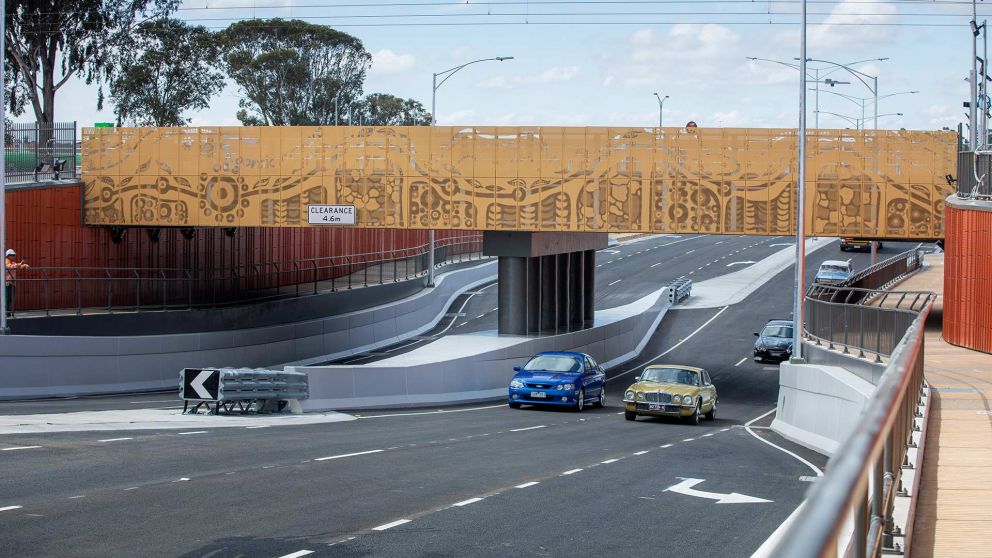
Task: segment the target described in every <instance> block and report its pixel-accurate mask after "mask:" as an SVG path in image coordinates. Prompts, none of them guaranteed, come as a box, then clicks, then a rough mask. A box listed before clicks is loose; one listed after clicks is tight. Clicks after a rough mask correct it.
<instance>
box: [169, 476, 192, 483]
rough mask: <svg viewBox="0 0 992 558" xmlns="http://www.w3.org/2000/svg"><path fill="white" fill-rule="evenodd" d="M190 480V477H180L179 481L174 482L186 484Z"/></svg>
mask: <svg viewBox="0 0 992 558" xmlns="http://www.w3.org/2000/svg"><path fill="white" fill-rule="evenodd" d="M188 480H189V477H179V479H178V480H174V481H172V482H186V481H188Z"/></svg>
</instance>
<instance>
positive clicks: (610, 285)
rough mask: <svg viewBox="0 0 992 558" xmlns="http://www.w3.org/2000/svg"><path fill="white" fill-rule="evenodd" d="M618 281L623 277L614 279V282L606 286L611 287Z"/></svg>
mask: <svg viewBox="0 0 992 558" xmlns="http://www.w3.org/2000/svg"><path fill="white" fill-rule="evenodd" d="M620 281H623V279H617V280H616V281H614V282H612V283H610V284H609V285H607V287H612V286H613V285H616V284H617V283H619V282H620Z"/></svg>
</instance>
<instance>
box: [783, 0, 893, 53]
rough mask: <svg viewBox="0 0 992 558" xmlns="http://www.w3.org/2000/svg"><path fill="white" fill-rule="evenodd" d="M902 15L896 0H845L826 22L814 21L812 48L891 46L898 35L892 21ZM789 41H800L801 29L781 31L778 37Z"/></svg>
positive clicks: (809, 44) (812, 25)
mask: <svg viewBox="0 0 992 558" xmlns="http://www.w3.org/2000/svg"><path fill="white" fill-rule="evenodd" d="M898 15H899V10H898V8H897V7H896V5H895V4H894V3H892V2H878V3H867V2H864V1H863V0H843V1H842V2H840V3H839V4H837V5H835V6H834V7H833V8H832V9H831V10H830V15H828V16H827V17H826V18H824V19H823V21H822V22H819V23H816V22H811V23H810V25H809V28H808V31H807V35H806V38H807V41H808V46H809V48H810V49H811V50H813V51H816V50H821V49H848V50H863V49H865V48H866V47H879V46H888V45H889V44H891V43H892V41H893V38H894V35H895V33H894V31H893V28H892V27H886V26H884V25H881V24H884V23H891V22H892V21H894V20H895V19H896V17H897V16H898ZM776 40H777V41H778V42H780V43H785V44H788V45H798V44H799V31H795V30H789V31H785V32H783V33H780V34H779V35H778V37H777V39H776Z"/></svg>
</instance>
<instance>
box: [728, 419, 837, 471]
mask: <svg viewBox="0 0 992 558" xmlns="http://www.w3.org/2000/svg"><path fill="white" fill-rule="evenodd" d="M774 412H775V409H772V410H770V411H768V412H767V413H764V414H763V415H761V416H757V417H754V418H753V419H751V420H750V421H748V422H747V423H745V424H744V430H747V433H748V434H750V435H752V436H754V437H755V438H757V439H758V440H760V441H762V442H764V443H766V444H768V445H769V446H771V447H773V448H775V449H777V450H779V451H782V452H785V453H786V454H788V455H791V456H792V457H795V458H796V459H798V460H799V461H800V462H801V463H804V464H805V465H806V466H808V467H809V468H810V469H813V471H814V472H815V473H816V476H818V477H822V476H823V471H821V470H820V468H819V467H817V466H816V465H813V464H812V463H810V462H809V461H807V460H806V459H803V458H802V457H800V456H798V455H796V454H795V453H793V452H791V451H789V450H787V449H785V448H783V447H781V446H776V445H775V444H773V443H771V442H769V441H768V440H766V439H764V438H762V437H761V436H758V435H757V434H755V433H754V431H753V430H751V425H752V424H754V423H755V422H757V421H759V420H761V419H763V418H765V417H767V416H768V415H770V414H772V413H774Z"/></svg>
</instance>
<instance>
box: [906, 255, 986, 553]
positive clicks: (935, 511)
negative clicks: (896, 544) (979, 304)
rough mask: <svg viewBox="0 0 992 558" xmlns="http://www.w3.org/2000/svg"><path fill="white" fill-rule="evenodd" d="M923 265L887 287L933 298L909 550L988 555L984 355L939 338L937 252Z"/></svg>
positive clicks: (940, 269)
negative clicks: (926, 402) (927, 399)
mask: <svg viewBox="0 0 992 558" xmlns="http://www.w3.org/2000/svg"><path fill="white" fill-rule="evenodd" d="M926 265H927V267H926V268H925V269H924V270H922V271H920V272H919V273H917V274H915V275H913V276H912V277H910V278H909V279H907V280H906V281H903V282H902V283H900V284H899V285H898V286H897V287H896V288H895V289H896V290H900V291H931V292H933V293H936V295H937V298H936V301H935V302H934V306H933V308H932V310H931V312H930V319H929V320H928V321H927V326H926V333H925V335H926V344H925V349H924V350H925V351H926V352H925V356H924V374H925V375H926V379H927V382H929V384H930V391H931V404H932V407H931V409H930V419H929V424H928V426H927V440H926V451H925V452H924V457H923V467H922V480H921V484H920V493H919V500H918V503H917V507H916V518H915V520H914V527H913V535H912V536H913V540H912V544H911V548H910V553H911V556H913V557H919V558H924V557H930V556H938V557H939V556H948V557H955V558H959V557H960V558H964V557H969V556H976V557H977V556H982V557H985V556H990V555H992V550H990V548H989V543H988V533H990V532H992V478H990V477H989V475H988V471H989V470H992V412H990V406H989V398H990V397H992V355H989V354H986V353H982V352H978V351H973V350H971V349H965V348H962V347H957V346H954V345H951V344H949V343H946V342H945V341H944V340H943V339H942V337H941V324H942V318H943V293H944V255H943V254H929V255H927V256H926Z"/></svg>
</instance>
